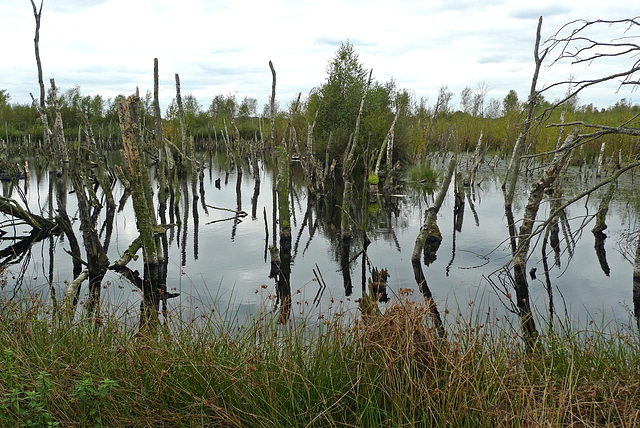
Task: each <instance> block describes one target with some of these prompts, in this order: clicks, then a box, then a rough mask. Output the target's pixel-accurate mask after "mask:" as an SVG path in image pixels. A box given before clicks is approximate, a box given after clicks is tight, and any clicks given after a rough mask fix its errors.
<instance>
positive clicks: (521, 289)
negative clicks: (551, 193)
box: [513, 129, 579, 350]
mask: <svg viewBox="0 0 640 428" xmlns="http://www.w3.org/2000/svg"><path fill="white" fill-rule="evenodd" d="M578 141H579V137H578V133H577V129H575V130H574V131H573V132H572V133H571V134H569V136H567V138H566V139H565V141H564V143H563V144H562V146H561V147H560V148H559V149H558V150H557V151H556V154H555V156H554V159H553V162H552V163H551V165H550V166H549V167H548V168H547V169H546V170H545V171H544V172H543V174H542V177H540V179H539V180H538V181H537V182H536V183H535V184H534V185H533V188H532V189H531V192H530V193H529V200H528V202H527V206H526V207H525V211H524V216H523V218H522V224H521V226H520V229H519V231H518V236H517V247H516V252H515V255H514V257H513V273H514V281H515V284H514V287H515V291H516V306H517V307H518V315H519V316H520V323H521V327H522V333H523V336H524V340H525V344H526V345H527V348H528V349H530V350H532V349H533V348H534V347H535V345H536V342H537V339H538V332H537V330H536V325H535V321H534V319H533V312H532V310H531V303H530V298H529V284H528V282H527V272H526V269H527V258H528V256H529V247H530V245H531V237H532V236H533V234H532V231H533V225H534V223H535V220H536V216H537V213H538V209H539V208H540V203H541V202H542V199H543V198H544V195H545V191H546V190H547V189H548V188H549V187H551V186H553V184H554V183H555V181H556V179H557V178H558V176H559V175H560V173H561V171H562V170H563V169H564V167H565V164H566V162H567V161H568V160H569V158H570V157H571V152H572V150H573V148H574V147H575V146H576V144H577V142H578Z"/></svg>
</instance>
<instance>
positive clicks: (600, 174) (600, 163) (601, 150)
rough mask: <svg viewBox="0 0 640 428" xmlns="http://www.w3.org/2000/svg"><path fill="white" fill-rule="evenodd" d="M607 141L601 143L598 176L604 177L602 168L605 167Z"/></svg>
mask: <svg viewBox="0 0 640 428" xmlns="http://www.w3.org/2000/svg"><path fill="white" fill-rule="evenodd" d="M605 146H606V143H605V142H604V141H603V142H602V144H601V145H600V154H599V155H598V168H597V169H596V178H600V177H602V168H603V167H604V148H605Z"/></svg>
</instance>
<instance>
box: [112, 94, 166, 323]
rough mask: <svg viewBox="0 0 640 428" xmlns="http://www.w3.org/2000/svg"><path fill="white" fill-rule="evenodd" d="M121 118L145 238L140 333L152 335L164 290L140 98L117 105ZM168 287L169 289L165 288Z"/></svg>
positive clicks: (123, 101)
mask: <svg viewBox="0 0 640 428" xmlns="http://www.w3.org/2000/svg"><path fill="white" fill-rule="evenodd" d="M118 116H119V118H120V128H121V130H122V143H123V146H124V154H125V159H126V162H127V174H128V176H129V181H130V183H131V197H132V200H133V208H134V211H135V214H136V222H137V226H138V231H139V232H140V236H141V238H142V251H143V259H144V260H143V261H144V265H145V272H144V281H143V298H142V303H141V305H140V331H141V332H142V333H144V334H149V333H153V332H154V331H155V328H156V326H157V323H158V311H159V306H160V300H161V299H162V296H161V295H162V293H164V292H165V291H166V290H163V287H162V283H163V280H162V278H161V276H160V275H161V269H160V259H161V258H162V256H161V254H160V251H161V247H160V240H159V238H158V237H157V236H156V234H155V232H156V228H157V222H156V215H155V211H154V209H153V196H152V191H151V184H150V181H149V176H148V174H147V168H146V165H145V163H144V162H143V159H142V158H141V157H140V146H141V139H142V134H141V132H140V123H139V121H140V97H139V96H138V94H137V93H136V94H134V95H131V96H130V97H128V98H127V99H126V100H122V101H120V103H119V104H118ZM164 288H166V287H164Z"/></svg>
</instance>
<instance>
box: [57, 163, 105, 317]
mask: <svg viewBox="0 0 640 428" xmlns="http://www.w3.org/2000/svg"><path fill="white" fill-rule="evenodd" d="M70 177H71V182H72V183H73V188H74V190H75V193H76V197H77V199H78V215H79V217H80V223H81V224H82V240H83V242H84V248H85V252H86V255H87V270H88V272H89V298H88V299H87V303H86V305H85V311H86V313H87V315H88V317H89V318H93V317H94V316H95V314H96V311H97V308H98V305H99V304H100V290H101V284H102V279H103V278H104V275H105V273H106V271H107V267H108V266H109V259H108V258H107V254H106V251H105V250H104V247H103V246H102V243H101V242H100V238H99V237H98V232H97V231H96V228H95V222H94V220H93V219H92V218H91V210H90V202H89V199H88V198H87V195H86V193H85V189H86V187H87V186H85V185H84V183H83V178H82V177H81V172H80V170H79V169H78V168H74V169H72V170H70ZM89 187H90V186H89ZM65 299H66V296H65ZM63 306H64V307H69V306H70V304H69V302H68V301H65V303H64V305H63ZM68 315H69V316H73V314H68Z"/></svg>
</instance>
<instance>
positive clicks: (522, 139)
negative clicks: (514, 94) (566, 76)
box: [502, 17, 548, 210]
mask: <svg viewBox="0 0 640 428" xmlns="http://www.w3.org/2000/svg"><path fill="white" fill-rule="evenodd" d="M541 29H542V17H540V19H539V20H538V29H537V30H536V43H535V47H534V49H533V58H534V61H535V70H534V72H533V78H532V79H531V88H530V90H529V98H528V101H527V113H526V117H525V120H524V124H523V125H522V129H521V130H520V134H519V135H518V139H517V140H516V143H515V145H514V146H513V154H512V156H511V161H510V162H509V168H508V169H507V174H506V176H505V181H504V184H503V185H502V187H503V189H504V190H505V198H504V205H505V208H506V209H508V210H511V204H512V203H513V196H514V193H515V188H516V182H517V180H518V172H519V170H520V157H521V156H522V151H523V148H524V147H525V145H526V139H527V137H528V135H529V129H530V128H531V122H532V120H533V110H534V108H535V106H536V97H537V95H538V92H537V91H536V84H537V82H538V75H539V73H540V67H541V66H542V61H543V60H544V58H545V56H546V55H547V52H548V50H547V49H545V50H544V51H543V52H542V55H540V54H539V52H538V50H539V48H540V32H541Z"/></svg>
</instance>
